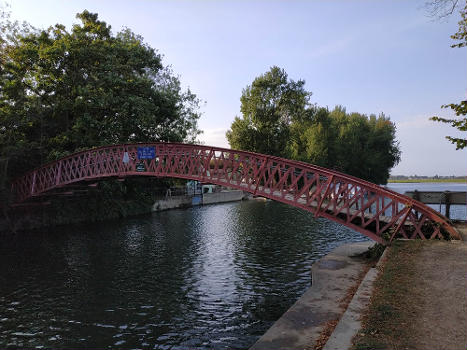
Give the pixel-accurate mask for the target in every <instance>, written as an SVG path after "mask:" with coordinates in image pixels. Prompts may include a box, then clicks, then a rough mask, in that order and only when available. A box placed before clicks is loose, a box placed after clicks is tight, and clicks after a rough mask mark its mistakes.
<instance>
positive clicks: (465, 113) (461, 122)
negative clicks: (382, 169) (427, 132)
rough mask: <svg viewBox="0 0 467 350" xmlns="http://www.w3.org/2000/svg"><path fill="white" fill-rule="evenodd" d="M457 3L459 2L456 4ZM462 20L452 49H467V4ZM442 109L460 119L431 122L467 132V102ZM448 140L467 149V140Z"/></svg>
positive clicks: (440, 118) (453, 36) (435, 119)
mask: <svg viewBox="0 0 467 350" xmlns="http://www.w3.org/2000/svg"><path fill="white" fill-rule="evenodd" d="M456 3H457V2H456ZM461 17H462V19H461V20H460V21H459V30H458V31H457V33H456V34H454V35H452V36H451V38H452V39H454V40H457V41H458V42H457V43H455V44H452V45H451V47H458V48H461V47H466V46H467V4H466V5H465V7H464V9H463V10H462V11H461ZM441 107H442V108H451V109H452V110H453V111H454V113H455V115H456V116H457V117H461V118H458V119H452V118H443V117H437V116H435V117H431V118H430V119H431V120H434V121H437V122H442V123H448V124H451V126H452V127H454V128H456V129H458V130H460V131H464V132H465V131H467V100H463V101H461V102H460V103H450V104H447V105H443V106H441ZM446 138H447V139H448V140H449V141H450V142H451V143H453V144H455V145H456V149H463V148H465V147H467V138H459V137H452V136H446Z"/></svg>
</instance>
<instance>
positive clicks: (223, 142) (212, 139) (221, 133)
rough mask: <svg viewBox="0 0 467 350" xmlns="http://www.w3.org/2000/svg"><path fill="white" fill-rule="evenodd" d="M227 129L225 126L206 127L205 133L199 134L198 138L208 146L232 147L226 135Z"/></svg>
mask: <svg viewBox="0 0 467 350" xmlns="http://www.w3.org/2000/svg"><path fill="white" fill-rule="evenodd" d="M226 131H227V129H225V128H215V129H204V133H202V134H201V135H199V136H198V139H199V140H200V141H201V142H202V143H203V144H205V145H207V146H217V147H225V148H230V146H229V143H228V142H227V138H226V137H225V133H226Z"/></svg>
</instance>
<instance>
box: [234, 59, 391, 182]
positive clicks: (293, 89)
mask: <svg viewBox="0 0 467 350" xmlns="http://www.w3.org/2000/svg"><path fill="white" fill-rule="evenodd" d="M304 84H305V82H304V81H303V80H299V81H298V82H293V81H289V80H288V79H287V74H286V73H285V72H284V71H283V70H281V69H279V68H277V67H272V68H271V70H270V71H269V72H267V73H265V74H263V75H261V76H260V77H258V78H256V79H255V80H254V81H253V84H252V85H251V86H248V87H247V88H246V89H245V90H243V93H242V97H241V102H242V105H241V112H242V115H243V117H242V118H240V117H236V118H235V119H234V121H233V123H232V125H231V128H230V130H229V131H227V139H228V140H229V143H230V146H231V147H232V148H235V149H242V150H247V151H254V152H259V153H266V154H272V155H276V156H282V157H285V158H290V159H295V160H300V161H304V162H309V163H313V164H316V165H320V166H324V167H327V168H331V169H336V170H339V171H341V172H344V173H347V174H350V175H354V176H357V177H360V178H363V179H366V180H369V181H372V182H375V183H381V184H384V183H386V182H387V179H388V177H389V171H390V169H391V168H392V167H393V166H394V165H396V164H397V163H398V162H399V160H400V150H399V144H398V142H397V141H396V139H395V131H396V128H395V125H394V124H393V123H392V122H391V121H390V120H389V118H387V117H386V116H385V115H384V114H381V115H380V116H378V117H376V116H375V115H370V116H369V117H368V116H366V115H364V114H359V113H351V114H349V113H347V112H346V110H345V108H344V107H341V106H337V107H336V108H334V110H332V111H331V112H330V111H329V110H328V109H327V108H322V107H318V106H316V105H312V104H310V102H309V98H310V96H311V93H309V92H307V91H305V90H304Z"/></svg>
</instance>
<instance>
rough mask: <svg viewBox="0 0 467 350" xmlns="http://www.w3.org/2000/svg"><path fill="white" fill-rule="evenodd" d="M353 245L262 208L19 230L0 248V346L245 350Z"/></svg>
mask: <svg viewBox="0 0 467 350" xmlns="http://www.w3.org/2000/svg"><path fill="white" fill-rule="evenodd" d="M362 239H364V237H362V236H360V235H359V234H357V233H355V232H353V231H351V230H348V229H346V228H344V227H342V226H339V225H337V224H334V223H331V222H328V221H326V220H322V219H319V220H315V219H314V218H313V217H312V215H311V214H309V213H307V212H304V211H302V210H299V209H295V208H291V207H288V206H286V205H282V204H279V203H275V202H270V201H269V202H256V201H250V202H241V203H230V204H224V205H214V206H205V207H198V208H191V209H187V210H174V211H167V212H162V213H155V214H153V215H149V216H145V217H138V218H133V219H127V220H122V221H115V222H108V223H101V224H87V225H78V226H69V227H62V228H57V229H54V230H47V231H44V232H30V233H25V234H22V235H21V236H19V237H17V238H16V239H15V240H13V241H8V242H2V246H1V248H0V264H1V266H2V268H1V271H0V347H1V348H5V347H7V348H8V347H12V348H17V347H28V348H35V347H39V348H40V347H45V348H112V349H118V348H122V349H128V348H138V349H168V348H171V349H182V348H183V349H186V348H194V347H196V348H201V349H202V348H204V349H211V348H216V349H220V348H229V349H244V348H248V347H249V346H250V345H251V344H253V343H254V341H255V340H256V339H257V337H258V336H260V335H261V334H262V333H264V331H265V330H266V329H267V328H268V327H269V326H270V325H271V324H272V322H274V321H275V320H276V319H277V318H278V317H279V316H280V315H281V314H282V313H283V312H284V311H285V310H286V309H287V308H288V307H290V305H291V304H292V303H293V302H294V301H295V300H296V299H297V298H298V297H299V296H300V295H301V294H302V293H303V292H304V290H305V289H306V288H307V287H308V286H309V284H310V266H311V264H312V262H313V261H315V260H316V259H318V258H319V257H320V256H322V255H324V254H325V253H327V252H328V251H329V250H331V249H332V248H334V247H335V246H337V245H339V244H342V242H344V241H355V240H362Z"/></svg>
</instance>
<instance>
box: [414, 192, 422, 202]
mask: <svg viewBox="0 0 467 350" xmlns="http://www.w3.org/2000/svg"><path fill="white" fill-rule="evenodd" d="M413 199H415V200H416V201H419V200H420V193H418V191H417V190H415V191H413Z"/></svg>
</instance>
